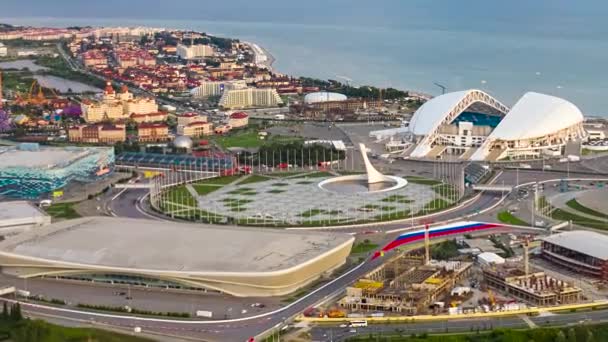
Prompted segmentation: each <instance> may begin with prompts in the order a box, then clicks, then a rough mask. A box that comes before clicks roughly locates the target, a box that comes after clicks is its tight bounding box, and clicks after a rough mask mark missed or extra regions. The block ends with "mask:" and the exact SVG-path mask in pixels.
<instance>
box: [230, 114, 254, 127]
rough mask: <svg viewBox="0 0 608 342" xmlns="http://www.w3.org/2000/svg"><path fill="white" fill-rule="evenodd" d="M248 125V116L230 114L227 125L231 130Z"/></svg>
mask: <svg viewBox="0 0 608 342" xmlns="http://www.w3.org/2000/svg"><path fill="white" fill-rule="evenodd" d="M248 124H249V115H247V113H244V112H236V113H232V114H230V118H229V119H228V125H230V127H232V128H239V127H245V126H247V125H248Z"/></svg>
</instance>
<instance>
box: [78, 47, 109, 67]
mask: <svg viewBox="0 0 608 342" xmlns="http://www.w3.org/2000/svg"><path fill="white" fill-rule="evenodd" d="M80 59H81V60H82V64H84V66H85V67H87V68H100V69H102V68H106V67H107V66H108V57H107V56H106V55H105V54H104V53H103V52H101V51H99V50H89V51H87V52H85V53H83V54H82V55H81V56H80Z"/></svg>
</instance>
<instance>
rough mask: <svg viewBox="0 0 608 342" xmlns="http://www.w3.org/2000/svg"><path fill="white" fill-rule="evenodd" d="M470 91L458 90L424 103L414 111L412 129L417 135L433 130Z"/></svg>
mask: <svg viewBox="0 0 608 342" xmlns="http://www.w3.org/2000/svg"><path fill="white" fill-rule="evenodd" d="M468 93H469V91H468V90H464V91H456V92H453V93H447V94H443V95H440V96H437V97H434V98H432V99H430V100H428V101H427V102H426V103H424V104H423V105H422V106H421V107H420V108H419V109H418V110H417V111H416V113H414V116H413V117H412V120H411V121H410V129H411V131H412V133H414V134H416V135H425V134H428V133H429V132H431V131H432V130H433V129H434V127H435V126H436V125H438V124H439V123H440V122H441V121H442V120H443V118H444V117H445V116H446V115H447V114H448V113H449V112H451V111H452V109H453V108H454V107H456V106H457V105H458V103H460V102H461V101H462V100H463V99H464V98H465V96H467V94H468Z"/></svg>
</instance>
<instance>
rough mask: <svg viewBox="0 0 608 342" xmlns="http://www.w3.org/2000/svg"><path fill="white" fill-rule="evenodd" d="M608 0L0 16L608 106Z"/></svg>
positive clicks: (157, 4)
mask: <svg viewBox="0 0 608 342" xmlns="http://www.w3.org/2000/svg"><path fill="white" fill-rule="evenodd" d="M606 18H608V1H605V0H579V1H574V0H509V1H488V0H460V1H457V0H376V1H363V0H349V1H346V0H307V1H294V0H257V1H251V0H231V1H218V0H213V1H208V0H173V1H166V0H165V1H157V0H128V1H124V0H87V1H82V0H54V1H48V0H19V1H16V0H2V2H1V3H0V22H4V23H9V24H19V25H36V26H53V27H63V26H72V25H75V26H80V25H94V26H127V25H128V26H131V25H145V26H153V27H165V28H178V29H194V30H198V31H204V32H208V33H211V34H216V35H221V36H228V37H235V38H239V39H242V40H246V41H251V42H255V43H257V44H259V45H260V46H262V47H264V48H265V49H266V50H268V51H269V52H270V53H271V54H272V55H273V56H274V58H276V61H275V64H274V68H275V69H276V70H277V71H279V72H282V73H286V74H291V75H294V76H310V77H318V78H324V79H336V80H341V81H343V82H348V83H350V84H353V85H358V86H361V85H375V86H381V87H395V88H400V89H408V90H415V91H420V92H424V93H429V94H432V95H437V94H440V93H441V88H440V87H439V86H437V85H436V84H439V85H441V86H444V87H446V88H447V91H456V90H462V89H468V88H477V89H482V90H485V91H487V92H489V93H491V94H492V95H494V96H495V97H497V98H498V99H500V100H502V101H503V102H504V103H506V104H510V105H512V104H514V103H515V101H516V100H517V99H518V98H519V97H521V96H522V95H523V94H524V93H525V92H527V91H537V92H542V93H547V94H553V95H557V96H560V97H563V98H566V99H568V100H570V101H572V102H573V103H575V104H576V105H577V106H578V107H579V108H581V110H582V111H583V113H584V114H585V115H596V116H608V110H607V108H606V105H607V104H608V96H607V95H608V77H607V73H608V68H607V63H608V39H607V37H608V24H607V22H606Z"/></svg>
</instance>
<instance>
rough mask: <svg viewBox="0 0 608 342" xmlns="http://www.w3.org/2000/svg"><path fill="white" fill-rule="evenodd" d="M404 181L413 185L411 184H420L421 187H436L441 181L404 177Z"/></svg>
mask: <svg viewBox="0 0 608 342" xmlns="http://www.w3.org/2000/svg"><path fill="white" fill-rule="evenodd" d="M405 179H406V180H407V181H408V182H410V183H413V184H422V185H438V184H441V181H438V180H436V179H430V178H424V177H415V176H411V177H406V178H405Z"/></svg>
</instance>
